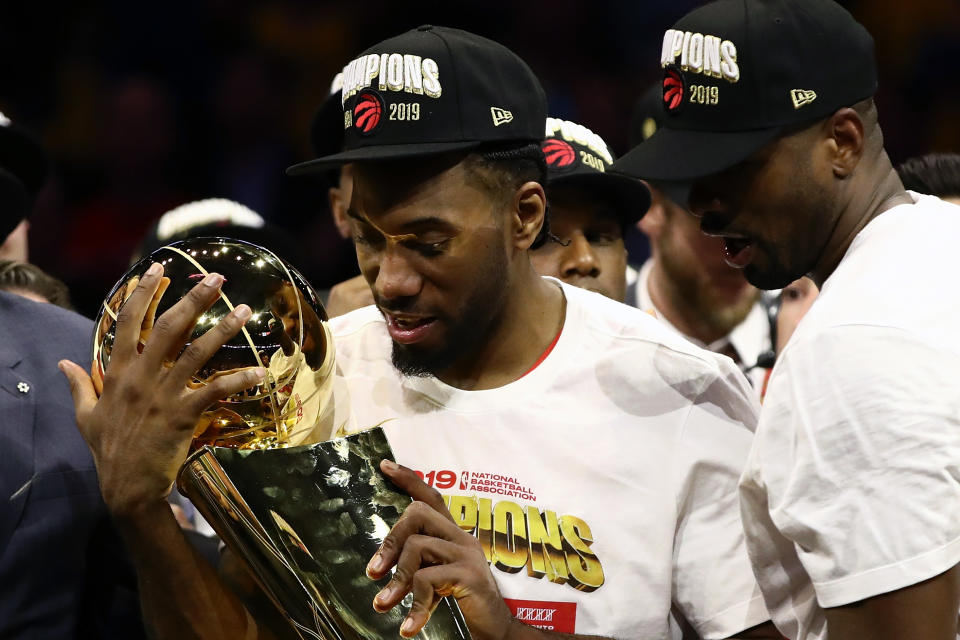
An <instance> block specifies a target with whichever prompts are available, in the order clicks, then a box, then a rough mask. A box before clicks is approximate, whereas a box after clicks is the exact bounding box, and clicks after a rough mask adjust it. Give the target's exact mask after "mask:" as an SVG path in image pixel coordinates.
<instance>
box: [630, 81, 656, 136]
mask: <svg viewBox="0 0 960 640" xmlns="http://www.w3.org/2000/svg"><path fill="white" fill-rule="evenodd" d="M661 84H662V83H660V82H657V83H655V84H652V85H650V86H649V87H648V88H647V90H646V91H644V92H643V95H642V96H640V99H639V100H637V103H636V104H635V105H633V113H632V114H631V115H630V130H629V134H628V139H629V142H630V146H631V147H635V146H637V145H638V144H640V143H641V142H646V141H647V140H649V139H650V138H651V137H652V136H653V134H655V133H656V132H657V129H659V128H660V127H662V126H663V117H664V113H663V87H662V86H661Z"/></svg>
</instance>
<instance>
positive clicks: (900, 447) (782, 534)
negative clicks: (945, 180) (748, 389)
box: [741, 192, 960, 639]
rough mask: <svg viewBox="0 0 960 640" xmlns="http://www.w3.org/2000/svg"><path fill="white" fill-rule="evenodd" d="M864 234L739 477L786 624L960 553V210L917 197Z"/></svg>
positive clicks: (799, 629) (753, 540)
mask: <svg viewBox="0 0 960 640" xmlns="http://www.w3.org/2000/svg"><path fill="white" fill-rule="evenodd" d="M908 193H909V194H910V197H911V198H912V199H913V201H914V202H913V204H904V205H900V206H897V207H894V208H892V209H890V210H888V211H886V212H884V213H882V214H880V215H879V216H878V217H877V218H875V219H874V220H873V221H871V222H870V223H869V224H868V225H867V226H866V227H865V228H864V229H863V231H861V232H860V233H859V234H858V235H857V237H856V238H855V239H854V241H853V243H852V244H851V246H850V248H849V250H848V251H847V253H846V255H845V256H844V258H843V260H842V261H841V262H840V265H839V266H838V267H837V269H836V270H835V271H834V273H833V274H832V275H831V276H830V278H828V279H827V281H826V282H825V284H824V286H823V289H822V291H821V293H820V297H819V298H818V299H817V301H816V302H815V303H814V305H813V307H812V308H811V309H810V311H809V312H808V314H807V316H806V317H805V318H804V320H803V321H802V322H801V323H800V325H799V327H798V328H797V330H796V333H795V334H794V335H793V337H792V338H791V340H790V342H789V344H788V345H787V347H786V348H785V349H784V352H783V354H782V355H781V356H780V358H779V360H778V362H777V365H776V367H775V368H774V371H773V374H772V377H771V379H770V384H769V387H768V390H767V396H766V400H765V404H764V407H763V411H762V413H761V418H760V424H759V427H758V431H757V436H756V439H755V441H754V445H753V448H752V451H751V453H750V459H749V462H748V465H747V469H746V470H745V472H744V476H743V479H742V483H741V492H742V510H743V519H744V526H745V529H746V533H747V543H748V548H749V551H750V556H751V559H752V561H753V564H754V568H755V571H756V573H757V578H758V580H759V582H760V585H761V588H762V590H763V593H764V597H765V599H766V603H767V606H768V607H769V608H770V610H771V613H772V614H773V616H774V621H775V622H776V623H777V625H778V627H780V629H781V631H782V632H784V633H785V634H786V635H787V636H788V637H790V638H801V639H810V638H826V637H827V636H826V629H825V626H826V621H825V617H824V611H823V607H835V606H840V605H845V604H849V603H852V602H857V601H859V600H863V599H865V598H869V597H871V596H875V595H878V594H881V593H886V592H889V591H894V590H897V589H900V588H903V587H907V586H910V585H913V584H916V583H918V582H922V581H923V580H926V579H928V578H932V577H934V576H936V575H938V574H940V573H942V572H944V571H946V570H948V569H950V568H951V567H952V566H953V565H955V564H956V563H957V562H960V289H958V286H957V274H958V272H960V252H958V251H957V248H956V243H957V238H958V237H960V207H957V206H954V205H952V204H949V203H946V202H943V201H941V200H939V199H937V198H933V197H930V196H923V195H918V194H915V193H912V192H908Z"/></svg>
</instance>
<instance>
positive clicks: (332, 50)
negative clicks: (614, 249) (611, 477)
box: [0, 0, 960, 316]
mask: <svg viewBox="0 0 960 640" xmlns="http://www.w3.org/2000/svg"><path fill="white" fill-rule="evenodd" d="M697 4H699V3H698V2H693V1H691V0H656V1H654V0H641V1H636V0H631V1H627V0H624V1H622V2H606V1H592V2H558V1H555V0H527V1H523V2H489V1H485V2H473V1H470V2H430V1H426V2H416V3H410V2H391V1H387V0H364V1H362V2H361V1H350V2H347V1H344V2H323V1H308V0H300V1H297V0H282V1H280V0H275V1H259V0H258V1H253V0H189V1H187V0H168V1H165V2H158V3H140V2H118V1H113V2H101V3H87V2H19V3H6V6H5V9H4V15H3V18H2V20H0V51H2V57H0V59H2V60H3V62H2V69H3V82H2V83H0V111H3V112H4V113H5V114H6V115H8V116H9V117H10V118H12V119H13V120H14V121H17V122H20V123H21V124H24V125H25V126H27V127H29V128H30V129H32V130H33V131H34V132H36V133H37V134H38V135H39V136H40V137H41V139H42V141H43V142H44V144H45V146H46V147H47V149H48V150H49V152H50V154H51V157H52V160H53V164H54V172H53V174H52V177H51V179H50V181H49V183H48V184H47V186H46V188H45V190H44V192H43V193H42V195H41V197H40V200H39V202H38V203H37V207H36V210H35V212H34V215H33V217H32V230H31V261H32V262H35V263H36V264H38V265H39V266H41V267H42V268H44V269H45V270H47V271H49V272H50V273H52V274H53V275H56V276H57V277H59V278H61V279H63V280H65V281H66V282H67V284H68V285H69V286H70V289H71V292H72V296H73V301H74V304H75V306H76V307H77V309H78V310H79V311H81V312H82V313H84V314H86V315H88V316H89V315H93V314H94V313H95V312H96V307H97V305H98V304H99V302H100V300H102V298H103V296H104V294H105V293H106V292H107V291H108V290H109V289H110V287H111V285H112V284H113V283H114V281H115V280H116V278H117V277H119V276H120V275H121V274H122V273H123V272H124V270H125V267H126V265H127V262H128V259H129V256H130V254H131V253H132V252H133V250H134V248H135V246H136V244H137V242H138V240H139V239H140V238H141V236H142V235H143V234H144V232H145V231H146V230H147V228H148V227H149V225H150V224H151V222H153V221H154V220H155V219H156V218H157V217H158V216H159V215H160V214H162V213H163V212H164V211H166V210H168V209H170V208H172V207H174V206H176V205H179V204H182V203H184V202H186V201H189V200H193V199H198V198H207V197H215V196H218V197H226V198H231V199H234V200H237V201H239V202H242V203H243V204H246V205H247V206H249V207H251V208H252V209H254V210H256V211H257V212H259V213H261V214H262V215H263V216H264V217H265V218H267V219H268V220H269V221H270V222H272V223H274V224H276V225H279V226H280V227H282V228H284V229H285V230H286V231H288V232H289V233H290V234H291V235H292V236H293V237H294V238H296V240H297V242H296V244H297V247H298V250H297V251H296V252H295V255H291V256H289V258H290V259H291V261H292V262H294V263H295V264H297V265H298V266H299V267H300V268H301V270H302V271H303V272H304V274H305V275H306V276H307V278H308V279H310V280H311V281H312V282H313V283H314V284H315V285H316V286H317V287H318V288H327V287H329V286H330V285H332V284H334V283H336V282H338V281H340V280H343V279H346V278H348V277H350V276H352V275H354V274H355V273H356V272H357V271H356V270H357V267H356V262H355V257H354V255H353V249H352V246H351V244H350V243H349V242H348V241H345V240H342V239H341V238H340V237H339V236H338V235H337V233H336V231H335V229H334V227H333V225H332V223H331V222H330V219H329V213H328V211H327V206H326V196H325V191H324V189H323V188H321V187H320V186H318V185H316V184H314V183H311V182H310V181H305V180H295V179H291V178H287V177H286V176H285V175H284V173H283V170H284V168H285V167H287V166H288V165H290V164H292V163H294V162H297V161H300V160H303V159H306V158H308V157H309V156H310V153H311V152H310V149H309V145H308V142H307V131H308V127H309V123H310V120H311V117H312V115H313V113H314V111H315V110H316V108H317V107H318V106H319V105H320V103H321V101H322V100H323V98H324V97H325V95H326V93H327V90H328V88H329V85H330V80H331V79H332V77H333V75H334V74H335V73H336V72H337V71H338V70H339V69H340V68H341V67H342V66H343V65H344V64H345V63H346V62H348V61H349V60H350V59H351V58H352V57H353V55H354V54H356V53H358V52H359V51H361V50H363V49H364V48H365V47H367V46H368V45H370V44H372V43H374V42H377V41H379V40H381V39H383V38H385V37H388V36H390V35H394V34H397V33H400V32H402V31H404V30H406V29H408V28H411V27H415V26H417V25H419V24H424V23H431V24H443V25H448V26H454V27H461V28H465V29H468V30H470V31H474V32H476V33H479V34H481V35H485V36H487V37H490V38H493V39H495V40H498V41H500V42H502V43H503V44H505V45H507V46H508V47H510V48H512V49H513V50H515V51H516V52H517V53H519V54H520V56H521V57H523V58H524V59H525V60H526V61H527V62H528V63H529V64H530V65H531V67H532V68H533V70H534V71H535V72H536V73H537V74H538V75H539V77H540V78H541V80H542V82H543V84H544V87H545V88H546V91H547V95H548V97H549V101H550V112H551V115H554V116H559V117H562V118H567V119H572V120H575V121H578V122H580V123H582V124H584V125H586V126H588V127H590V128H591V129H593V130H594V131H596V132H597V133H599V134H600V135H601V136H602V137H604V138H605V139H606V140H607V142H608V143H609V144H610V145H611V147H612V149H613V150H614V151H615V152H617V153H618V154H620V153H623V152H624V151H625V150H626V147H627V131H628V124H629V116H630V113H631V109H632V106H633V104H634V102H635V101H636V99H637V98H638V97H639V96H640V95H641V94H642V92H643V91H644V89H645V88H646V87H647V86H649V84H650V83H651V82H653V81H655V80H657V79H658V78H659V71H658V68H657V61H658V59H659V48H660V43H661V38H662V36H663V32H664V31H665V30H666V29H667V28H669V27H670V26H671V25H672V23H673V22H674V21H675V20H676V19H677V18H679V17H680V16H682V15H683V14H685V13H686V12H687V11H689V10H690V9H691V8H693V7H694V6H696V5H697ZM843 4H845V5H846V6H847V7H848V8H849V9H850V10H851V11H852V12H853V14H854V15H855V16H856V17H857V19H859V20H860V21H861V22H862V23H864V25H865V26H866V27H867V28H868V29H869V30H870V31H871V33H872V34H873V35H874V37H875V39H876V42H877V49H878V59H879V64H880V91H879V93H878V96H877V101H878V104H879V109H880V119H881V124H882V125H883V130H884V133H885V135H886V146H887V149H888V150H889V152H890V154H891V156H892V160H893V162H894V164H898V163H899V162H901V161H903V160H905V159H906V158H908V157H910V156H913V155H917V154H922V153H927V152H931V151H958V150H960V117H958V114H960V83H957V82H956V69H957V64H958V61H960V5H958V4H957V2H956V0H911V2H902V1H901V0H859V1H852V2H847V3H843ZM637 236H638V234H637ZM630 247H631V252H632V253H633V254H634V255H633V259H634V261H639V260H641V259H642V258H643V257H644V254H645V251H646V246H645V244H644V242H643V240H642V239H641V238H639V237H634V238H631V239H630Z"/></svg>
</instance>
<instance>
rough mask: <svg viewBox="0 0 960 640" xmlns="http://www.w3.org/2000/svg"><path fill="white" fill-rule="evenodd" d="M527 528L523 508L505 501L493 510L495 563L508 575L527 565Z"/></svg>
mask: <svg viewBox="0 0 960 640" xmlns="http://www.w3.org/2000/svg"><path fill="white" fill-rule="evenodd" d="M526 538H527V527H526V524H525V523H524V517H523V508H522V507H521V506H520V505H518V504H515V503H513V502H508V501H506V500H503V501H501V502H498V503H497V506H496V507H494V508H493V562H494V564H495V565H496V567H497V568H498V569H500V570H502V571H506V572H508V573H516V572H517V571H519V570H520V569H522V568H523V567H524V566H526V564H527V540H526Z"/></svg>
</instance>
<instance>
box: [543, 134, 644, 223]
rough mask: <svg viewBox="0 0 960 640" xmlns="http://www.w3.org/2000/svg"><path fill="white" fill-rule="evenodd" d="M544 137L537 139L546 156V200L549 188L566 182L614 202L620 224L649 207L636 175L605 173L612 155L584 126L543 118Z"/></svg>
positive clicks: (591, 194)
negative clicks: (544, 125) (544, 123)
mask: <svg viewBox="0 0 960 640" xmlns="http://www.w3.org/2000/svg"><path fill="white" fill-rule="evenodd" d="M545 133H546V138H545V139H544V141H543V142H542V143H541V148H542V149H543V155H544V157H545V158H546V160H547V200H548V201H549V199H550V188H551V187H557V186H570V187H574V188H576V189H580V190H583V192H585V193H587V194H589V195H590V196H591V197H595V198H596V199H598V200H606V201H610V202H613V203H615V204H616V205H617V206H616V207H615V211H616V213H617V217H618V218H619V219H620V222H621V224H623V225H629V224H633V223H634V222H636V221H637V220H639V219H640V218H642V217H643V214H645V213H646V212H647V209H649V208H650V191H649V190H648V189H647V186H646V185H645V184H643V183H642V182H640V180H638V179H636V178H632V177H630V176H626V175H623V174H617V173H608V172H607V170H608V169H609V168H610V165H612V164H613V161H614V156H613V154H612V153H611V152H610V150H609V149H608V148H607V143H606V142H604V141H603V138H601V137H600V136H599V135H597V134H596V133H594V132H593V131H591V130H590V129H588V128H587V127H585V126H583V125H581V124H577V123H576V122H570V121H569V120H561V119H559V118H547V127H546V132H545Z"/></svg>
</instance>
